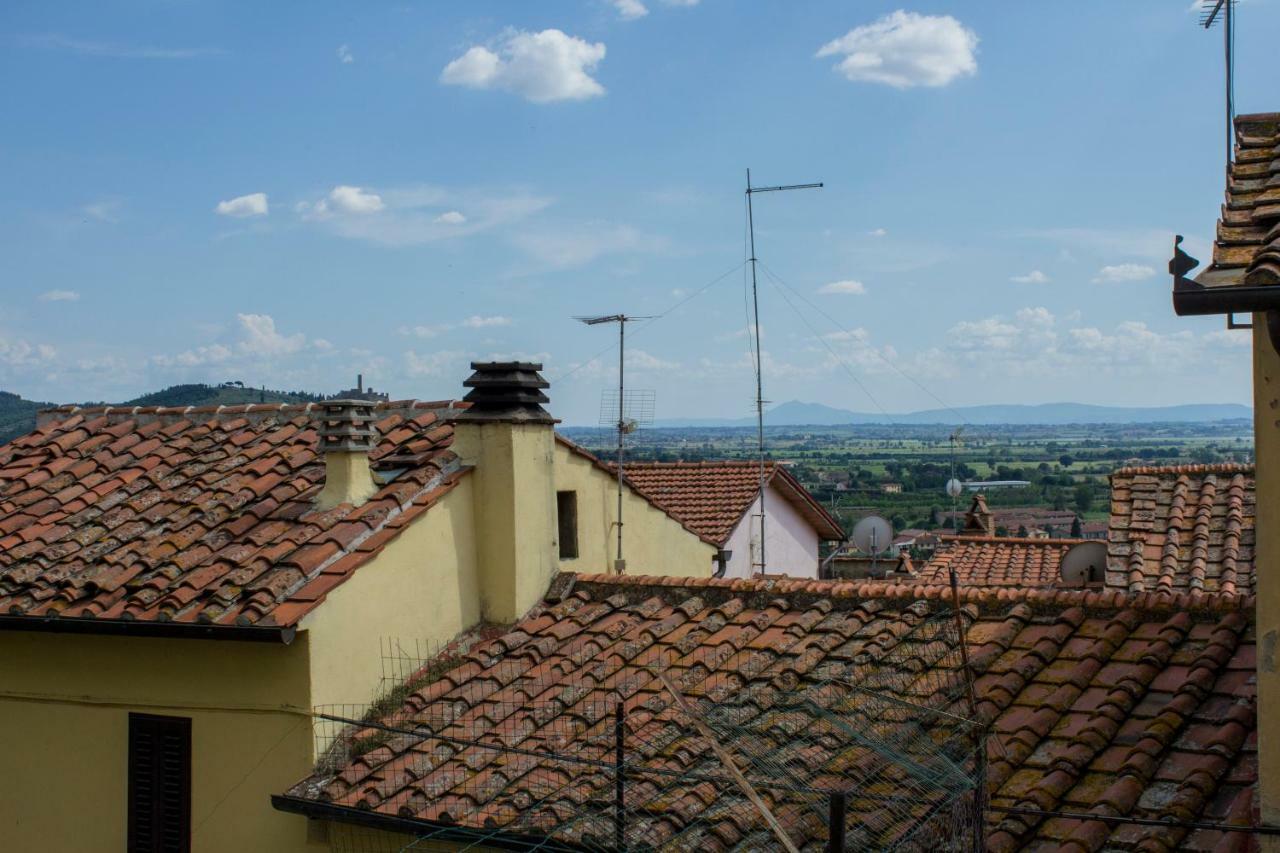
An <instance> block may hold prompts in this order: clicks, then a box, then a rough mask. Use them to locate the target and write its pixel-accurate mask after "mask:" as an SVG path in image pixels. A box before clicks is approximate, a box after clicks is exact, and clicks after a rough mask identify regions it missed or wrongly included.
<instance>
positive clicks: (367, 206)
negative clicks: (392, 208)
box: [329, 184, 386, 214]
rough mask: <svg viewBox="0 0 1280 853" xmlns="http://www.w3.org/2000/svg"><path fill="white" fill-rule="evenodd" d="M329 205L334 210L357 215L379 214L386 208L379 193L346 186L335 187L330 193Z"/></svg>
mask: <svg viewBox="0 0 1280 853" xmlns="http://www.w3.org/2000/svg"><path fill="white" fill-rule="evenodd" d="M329 205H330V207H331V208H332V209H333V210H338V211H341V212H343V213H355V214H365V213H377V212H378V211H379V210H382V208H383V207H385V206H386V205H384V204H383V203H382V196H380V195H378V194H377V193H373V192H368V191H366V190H364V189H362V188H361V187H349V186H346V185H345V184H344V185H339V186H336V187H334V188H333V190H332V191H331V192H330V193H329Z"/></svg>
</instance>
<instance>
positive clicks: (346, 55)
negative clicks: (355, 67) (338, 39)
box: [338, 44, 356, 65]
mask: <svg viewBox="0 0 1280 853" xmlns="http://www.w3.org/2000/svg"><path fill="white" fill-rule="evenodd" d="M338 61H339V62H341V63H342V64H343V65H350V64H351V63H353V62H355V61H356V58H355V56H354V54H352V53H351V48H350V47H348V46H347V45H345V44H340V45H338Z"/></svg>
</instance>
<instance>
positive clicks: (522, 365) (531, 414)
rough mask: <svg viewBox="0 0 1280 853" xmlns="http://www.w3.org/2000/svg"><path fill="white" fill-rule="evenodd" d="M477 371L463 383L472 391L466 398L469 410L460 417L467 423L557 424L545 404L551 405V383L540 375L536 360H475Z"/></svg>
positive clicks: (540, 365) (472, 363)
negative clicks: (545, 392) (544, 391)
mask: <svg viewBox="0 0 1280 853" xmlns="http://www.w3.org/2000/svg"><path fill="white" fill-rule="evenodd" d="M471 369H472V370H473V371H475V372H474V373H473V374H471V378H469V379H468V380H467V381H466V382H463V383H462V384H463V385H464V386H466V387H467V388H470V389H471V391H469V392H468V393H467V396H466V397H464V398H463V399H464V401H465V402H467V403H469V404H470V405H469V407H468V408H467V410H466V411H464V412H463V413H462V414H461V415H459V416H458V420H459V421H463V422H468V421H469V422H476V423H483V422H507V423H535V424H553V423H555V422H556V419H555V418H553V417H552V416H551V414H550V413H549V412H547V410H546V409H544V408H542V404H543V403H549V402H551V399H550V398H549V397H547V395H546V394H544V393H542V391H543V389H544V388H550V387H551V383H550V382H548V381H547V380H546V379H544V378H543V377H542V375H541V374H540V373H539V372H538V371H540V370H542V364H541V363H539V362H536V361H473V362H471Z"/></svg>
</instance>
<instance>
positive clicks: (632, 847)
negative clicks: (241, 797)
mask: <svg viewBox="0 0 1280 853" xmlns="http://www.w3.org/2000/svg"><path fill="white" fill-rule="evenodd" d="M904 616H905V617H906V618H904ZM869 628H870V630H869V631H868V632H867V634H866V636H863V637H859V638H856V639H855V640H845V641H844V642H843V644H842V645H839V646H835V647H830V648H823V647H820V646H818V645H817V644H816V643H815V645H814V646H813V647H811V648H808V649H805V650H801V651H799V652H796V653H788V655H786V656H784V657H780V656H779V655H777V654H774V653H772V652H771V651H770V649H769V648H768V646H767V644H764V645H761V646H760V647H759V648H744V649H742V650H736V649H730V648H723V647H722V648H720V649H717V648H710V649H708V648H705V647H699V648H695V649H689V650H688V652H687V654H685V655H684V656H683V657H673V656H672V655H671V654H664V653H663V652H662V651H660V650H659V647H658V646H657V645H656V644H654V645H650V646H648V647H647V648H644V647H639V646H640V644H637V646H638V647H637V648H635V649H633V650H629V651H632V652H634V654H632V655H631V656H630V657H629V658H628V661H629V664H628V665H626V666H622V667H617V666H614V665H612V664H610V663H608V662H606V661H602V660H600V661H597V660H593V659H592V657H591V656H590V653H591V652H592V651H594V649H593V648H591V647H589V646H587V647H584V648H583V651H582V655H583V657H582V659H581V660H575V661H573V665H572V666H563V667H561V666H555V667H551V668H550V669H547V667H546V666H545V665H543V666H542V667H539V666H532V667H530V666H529V662H528V660H525V659H523V658H521V657H520V656H519V655H518V654H512V653H510V652H508V653H507V654H505V655H498V656H497V657H495V658H492V659H490V660H487V661H485V662H484V667H481V665H480V663H478V662H477V661H476V660H475V659H474V656H473V655H468V654H467V653H466V652H465V650H464V649H462V648H460V647H458V646H451V647H446V648H444V649H442V650H441V651H440V652H439V653H438V654H435V655H431V656H424V657H425V658H426V659H425V660H423V659H419V660H418V661H416V662H414V665H413V667H412V671H411V674H410V675H409V676H408V677H407V678H403V679H400V680H398V681H397V680H396V679H397V677H398V676H399V675H401V674H402V673H403V672H404V671H407V669H406V668H407V667H408V666H409V665H410V662H411V661H412V660H413V658H412V655H413V654H416V653H417V652H421V651H424V650H425V649H424V647H423V646H422V645H415V646H413V647H412V648H413V652H410V651H409V649H408V648H407V647H406V646H405V645H404V644H390V643H389V644H387V645H386V646H384V673H386V674H387V675H388V677H389V679H390V680H392V681H395V687H394V689H393V690H392V691H391V692H390V693H389V694H387V695H384V696H383V697H380V699H379V700H377V701H375V702H373V703H366V704H364V705H361V706H329V707H327V708H321V709H317V722H318V726H317V738H318V744H320V745H323V746H324V751H323V753H322V757H321V760H320V763H319V768H318V775H317V777H315V778H316V779H317V780H318V781H317V782H316V783H315V789H314V790H313V791H311V794H312V795H313V796H314V797H315V798H316V799H320V800H325V801H328V802H330V803H332V804H334V805H338V806H345V807H348V808H354V809H362V810H367V811H369V812H373V813H377V814H382V815H392V816H399V817H404V818H411V819H412V820H413V821H414V824H413V828H412V834H410V835H404V834H400V835H396V834H389V833H386V832H381V831H376V830H368V831H359V832H358V831H356V830H355V829H353V828H344V829H342V830H340V831H335V832H334V833H332V834H331V836H330V846H331V848H332V849H333V850H335V851H339V853H375V851H378V852H379V853H380V851H383V850H392V851H396V850H412V851H426V850H436V849H463V850H465V849H473V848H474V849H492V848H495V847H501V848H505V849H524V850H548V851H550V850H586V851H602V850H628V851H656V850H664V851H665V850H690V849H701V850H708V851H716V850H776V849H785V847H784V845H783V844H782V842H781V839H780V838H779V837H778V833H779V832H781V833H783V834H785V835H786V837H787V839H788V842H789V843H790V844H792V845H793V846H794V847H795V848H796V849H798V850H805V851H817V850H828V849H845V850H872V851H875V850H908V851H914V850H920V851H924V850H929V851H948V850H957V851H958V850H963V849H973V848H974V847H975V844H974V841H975V839H976V838H978V837H979V833H980V832H981V821H980V820H979V817H980V815H979V813H978V810H977V803H976V793H977V792H978V791H979V784H978V780H979V767H978V762H977V760H976V759H977V755H978V754H979V751H980V750H982V749H984V748H985V744H983V742H982V737H981V733H980V731H979V730H978V728H977V727H976V726H975V725H974V724H973V723H972V722H971V721H970V720H969V719H968V718H967V716H966V713H967V706H966V703H965V699H966V695H967V689H968V686H969V685H968V682H967V674H966V671H965V669H964V666H963V661H962V656H961V652H960V646H959V632H958V627H957V620H956V617H955V614H953V613H949V612H945V613H933V614H930V613H928V611H927V610H926V608H925V607H924V606H923V605H917V606H916V607H913V608H909V609H908V611H907V612H906V613H905V614H902V613H900V614H896V615H895V617H894V618H886V619H885V620H883V624H881V625H871V626H869ZM516 651H518V650H516ZM668 651H669V650H668ZM540 670H545V671H540ZM480 673H483V677H480ZM668 685H669V686H670V689H669V688H668ZM686 709H687V710H686ZM690 712H691V713H690ZM753 794H754V796H753ZM841 816H843V819H841ZM401 830H402V831H403V827H402V828H401ZM841 836H843V839H842V840H841ZM396 845H399V846H396ZM441 845H445V846H443V847H442V846H441Z"/></svg>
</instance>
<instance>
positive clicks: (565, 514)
mask: <svg viewBox="0 0 1280 853" xmlns="http://www.w3.org/2000/svg"><path fill="white" fill-rule="evenodd" d="M556 523H557V525H558V527H559V532H560V559H562V560H576V559H577V558H578V493H577V492H556Z"/></svg>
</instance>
